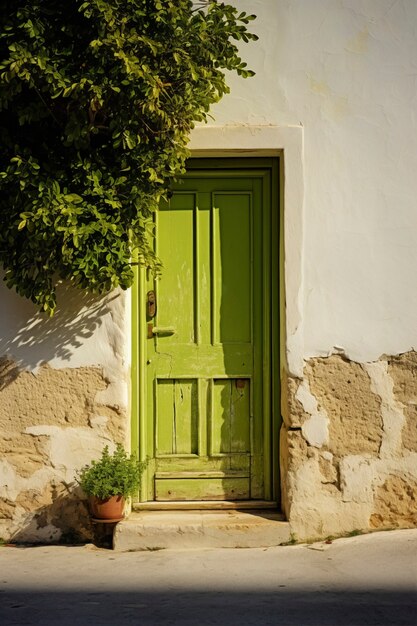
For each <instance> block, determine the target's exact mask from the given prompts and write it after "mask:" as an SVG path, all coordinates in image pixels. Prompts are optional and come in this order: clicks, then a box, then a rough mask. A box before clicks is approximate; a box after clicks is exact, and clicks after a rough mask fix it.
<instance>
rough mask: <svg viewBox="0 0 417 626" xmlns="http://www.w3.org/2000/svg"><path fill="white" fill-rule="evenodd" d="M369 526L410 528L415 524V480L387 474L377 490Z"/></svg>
mask: <svg viewBox="0 0 417 626" xmlns="http://www.w3.org/2000/svg"><path fill="white" fill-rule="evenodd" d="M369 523H370V526H371V528H410V527H412V526H417V482H416V481H414V480H405V478H403V477H401V476H396V475H393V476H389V477H388V478H387V479H386V481H385V482H384V484H383V485H381V486H380V487H379V489H378V491H377V494H376V497H375V501H374V504H373V512H372V515H371V517H370V520H369Z"/></svg>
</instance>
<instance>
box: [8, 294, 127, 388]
mask: <svg viewBox="0 0 417 626" xmlns="http://www.w3.org/2000/svg"><path fill="white" fill-rule="evenodd" d="M118 297H119V294H118V293H116V294H114V295H112V296H92V295H91V294H88V293H86V292H85V291H82V290H79V289H74V288H73V287H72V286H71V285H68V284H67V285H61V286H60V287H59V288H58V309H57V312H56V313H55V315H54V316H53V317H52V318H50V317H48V316H46V315H44V314H42V313H40V312H39V311H38V310H37V308H36V306H35V305H34V304H33V303H32V302H30V301H29V300H26V299H25V298H22V297H20V296H18V295H17V294H16V293H15V292H14V291H11V290H9V289H8V288H7V287H6V286H5V285H4V284H2V283H1V282H0V302H1V303H2V305H1V307H0V357H1V356H5V357H8V358H9V360H8V361H7V362H6V366H5V371H4V372H3V371H2V372H0V374H1V375H3V374H4V376H5V378H4V380H3V379H2V386H3V387H4V386H6V385H7V384H10V383H11V382H12V381H13V380H14V379H15V378H16V376H17V375H18V372H19V367H20V368H24V367H29V368H35V367H37V366H39V365H41V364H42V363H44V362H48V361H50V360H51V359H59V360H62V361H69V360H70V358H71V356H72V355H73V354H74V352H75V351H76V350H77V349H78V348H80V346H82V345H83V343H84V342H85V341H86V340H87V339H89V338H90V337H92V336H93V334H94V333H95V332H96V330H97V329H98V328H99V327H100V326H101V325H102V323H103V318H104V316H106V315H108V314H109V313H110V306H109V304H110V303H111V302H112V301H113V300H114V299H116V298H118ZM11 362H12V363H11ZM0 378H2V376H0Z"/></svg>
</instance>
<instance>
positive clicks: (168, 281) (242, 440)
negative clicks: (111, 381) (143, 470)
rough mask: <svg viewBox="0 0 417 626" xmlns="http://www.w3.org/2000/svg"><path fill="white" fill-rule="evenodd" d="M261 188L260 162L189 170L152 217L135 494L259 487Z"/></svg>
mask: <svg viewBox="0 0 417 626" xmlns="http://www.w3.org/2000/svg"><path fill="white" fill-rule="evenodd" d="M269 190H270V177H269V172H268V171H265V170H259V171H257V170H253V171H250V170H247V171H244V172H242V171H241V170H216V171H206V172H203V171H200V170H195V171H190V172H189V174H188V175H187V176H186V177H184V179H183V180H182V181H181V182H180V183H179V184H177V186H176V187H175V189H174V193H173V196H172V198H171V199H170V201H169V203H166V204H163V205H162V206H161V208H160V211H159V213H158V215H157V217H156V243H155V245H156V253H157V255H158V256H159V258H160V259H161V260H162V263H163V272H162V276H161V277H160V278H159V279H158V280H153V279H151V280H148V281H147V283H146V288H145V291H146V298H147V300H149V301H150V305H149V306H148V309H147V313H148V315H147V320H146V324H147V330H146V337H147V338H146V369H147V383H146V384H147V393H146V395H147V425H146V433H147V434H146V437H147V450H148V454H149V453H151V456H152V457H153V459H154V461H153V462H152V464H151V466H152V471H150V472H148V474H149V478H148V484H147V491H148V493H147V496H146V498H145V499H149V500H153V499H155V500H159V501H167V500H224V499H227V500H241V499H245V500H247V499H266V498H269V497H270V487H269V485H270V476H269V475H266V474H269V472H270V459H269V458H265V455H267V456H269V455H270V452H269V443H270V432H269V430H270V425H269V424H270V421H271V420H270V401H269V398H270V390H269V384H270V381H269V377H270V376H269V371H270V363H269V361H270V350H269V344H270V336H269V325H270V318H269V315H270V306H271V302H270V293H269V291H270V290H269V288H268V284H269V283H268V281H269V268H270V230H271V229H270V224H271V206H270V204H271V203H270V194H269ZM153 301H155V304H154V305H153V304H152V303H153ZM265 442H267V443H266V444H265Z"/></svg>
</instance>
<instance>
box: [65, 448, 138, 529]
mask: <svg viewBox="0 0 417 626" xmlns="http://www.w3.org/2000/svg"><path fill="white" fill-rule="evenodd" d="M145 467H146V461H144V462H139V461H138V459H137V458H136V457H135V456H134V455H130V456H129V455H128V454H127V453H126V451H125V450H124V448H123V446H122V445H121V444H120V443H119V444H117V446H116V450H115V451H114V453H113V454H110V452H109V447H108V446H106V447H105V448H104V450H103V452H102V454H101V458H100V459H99V460H98V461H92V462H91V464H89V465H85V466H84V467H83V468H82V469H81V470H80V471H79V472H78V477H77V482H78V483H79V485H80V486H81V488H82V489H83V491H84V493H85V494H86V495H87V496H89V500H90V507H91V513H92V516H93V518H94V519H100V520H105V521H118V520H121V519H123V510H124V505H125V500H126V498H127V496H129V495H132V494H133V493H134V492H135V491H136V490H137V489H138V487H139V481H140V477H141V474H142V472H143V470H144V469H145Z"/></svg>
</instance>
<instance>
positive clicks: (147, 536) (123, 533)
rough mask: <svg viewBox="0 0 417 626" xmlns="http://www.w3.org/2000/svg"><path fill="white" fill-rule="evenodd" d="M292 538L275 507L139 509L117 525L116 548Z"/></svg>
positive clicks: (259, 543) (237, 544)
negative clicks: (238, 509)
mask: <svg viewBox="0 0 417 626" xmlns="http://www.w3.org/2000/svg"><path fill="white" fill-rule="evenodd" d="M289 540H290V527H289V524H288V522H286V521H284V518H283V516H282V515H281V514H280V513H276V512H272V511H234V510H226V511H207V510H201V511H140V512H133V513H132V514H131V515H130V516H129V518H128V519H126V520H123V521H121V522H119V523H118V524H117V525H116V526H115V529H114V534H113V548H114V550H116V551H118V552H129V551H136V550H162V549H184V548H187V549H188V548H264V547H265V548H266V547H272V546H279V545H280V544H282V543H286V542H287V541H289Z"/></svg>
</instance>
